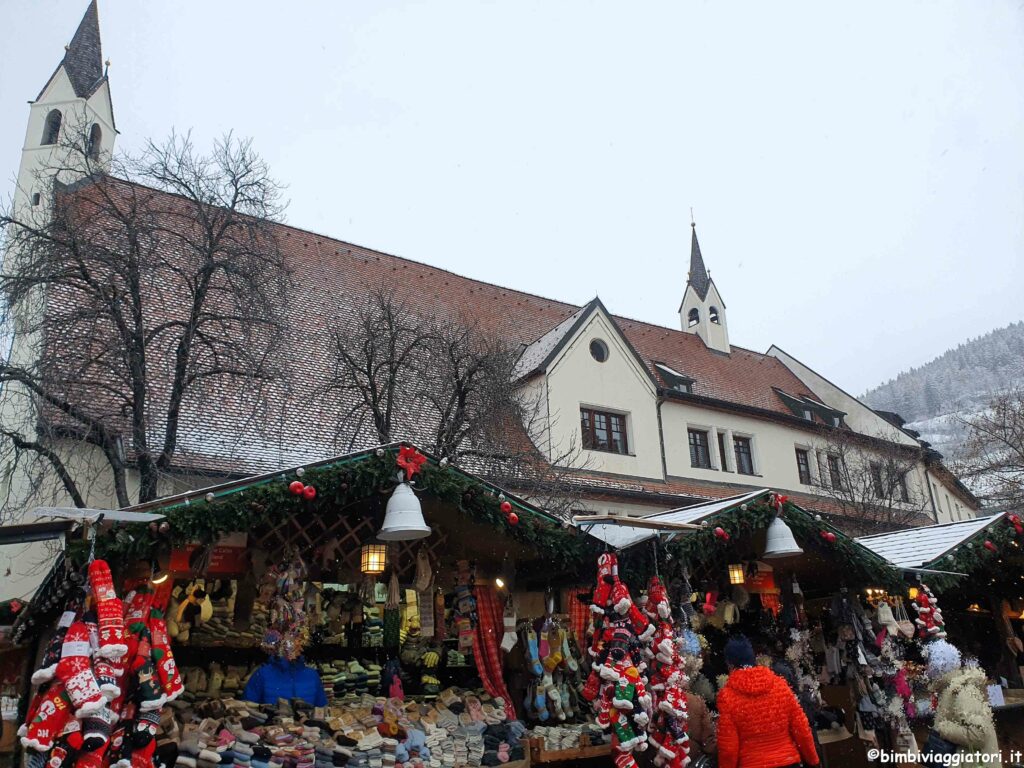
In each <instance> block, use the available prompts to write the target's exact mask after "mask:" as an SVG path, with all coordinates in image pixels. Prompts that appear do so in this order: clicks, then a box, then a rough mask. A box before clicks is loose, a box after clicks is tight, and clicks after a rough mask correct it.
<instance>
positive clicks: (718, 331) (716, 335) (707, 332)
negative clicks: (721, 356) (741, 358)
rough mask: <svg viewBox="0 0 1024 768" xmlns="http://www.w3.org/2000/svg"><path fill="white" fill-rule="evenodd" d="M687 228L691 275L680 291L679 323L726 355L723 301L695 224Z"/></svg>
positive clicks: (727, 345)
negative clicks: (705, 261) (706, 263)
mask: <svg viewBox="0 0 1024 768" xmlns="http://www.w3.org/2000/svg"><path fill="white" fill-rule="evenodd" d="M690 227H691V229H692V234H691V237H690V274H689V277H688V279H687V281H686V291H685V292H684V293H683V303H682V304H680V305H679V322H680V323H681V325H682V328H683V330H684V331H685V332H686V333H695V334H697V335H698V336H700V338H701V340H702V341H703V342H704V344H705V345H707V346H708V347H710V348H711V349H714V350H716V351H718V352H723V353H725V354H729V352H730V347H729V326H728V324H727V322H726V318H725V302H724V301H722V297H721V296H720V295H719V293H718V289H717V288H716V287H715V283H714V281H712V279H711V275H709V274H708V270H707V268H706V267H705V266H704V257H703V256H701V253H700V243H698V242H697V225H696V223H691V224H690Z"/></svg>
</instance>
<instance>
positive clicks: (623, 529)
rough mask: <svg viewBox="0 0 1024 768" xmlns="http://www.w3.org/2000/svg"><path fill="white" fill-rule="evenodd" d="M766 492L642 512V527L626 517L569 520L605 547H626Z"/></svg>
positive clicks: (695, 523)
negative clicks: (601, 520)
mask: <svg viewBox="0 0 1024 768" xmlns="http://www.w3.org/2000/svg"><path fill="white" fill-rule="evenodd" d="M768 493H771V491H770V490H768V489H767V488H763V489H761V490H759V491H752V492H751V493H745V494H742V495H739V496H730V497H729V498H727V499H718V500H717V501H707V502H703V503H701V504H694V505H691V506H688V507H679V508H678V509H670V510H668V511H667V512H658V513H657V514H654V515H645V516H644V517H642V518H639V519H640V520H643V522H644V526H643V527H638V526H633V525H630V524H629V520H630V518H628V517H623V518H622V520H621V522H620V521H615V522H591V521H589V520H587V518H588V517H590V516H589V515H580V516H577V517H576V518H574V519H573V523H574V524H575V525H576V526H577V527H579V528H580V529H582V530H584V531H586V532H587V533H589V534H590V535H591V536H593V537H595V538H597V539H600V540H601V541H603V542H604V543H605V544H607V545H608V546H609V547H614V548H615V549H626V548H627V547H632V546H635V545H637V544H641V543H643V542H645V541H650V540H651V539H655V538H657V537H658V536H661V535H663V534H674V533H679V532H680V530H679V528H678V527H674V524H679V523H684V524H690V525H700V523H701V522H703V521H704V520H706V519H708V518H711V517H713V516H714V515H715V514H716V513H718V512H721V511H723V510H726V509H730V508H732V507H735V506H737V505H738V504H745V503H747V502H749V501H753V500H754V499H759V498H761V497H762V496H764V495H766V494H768ZM657 523H667V525H665V526H663V527H661V528H660V529H659V527H658V526H657Z"/></svg>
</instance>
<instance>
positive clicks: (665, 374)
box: [654, 363, 693, 395]
mask: <svg viewBox="0 0 1024 768" xmlns="http://www.w3.org/2000/svg"><path fill="white" fill-rule="evenodd" d="M654 369H655V371H657V373H658V375H659V376H660V377H661V380H662V381H664V382H665V385H666V386H667V387H668V388H669V389H671V390H672V391H673V392H682V393H684V394H687V395H692V394H693V379H691V378H690V377H689V376H686V375H684V374H682V373H680V372H679V371H677V370H676V369H675V368H672V367H670V366H667V365H665V364H664V363H655V364H654Z"/></svg>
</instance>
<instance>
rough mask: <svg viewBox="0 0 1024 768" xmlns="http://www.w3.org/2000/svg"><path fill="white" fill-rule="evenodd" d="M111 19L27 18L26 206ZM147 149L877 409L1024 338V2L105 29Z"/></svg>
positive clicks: (119, 6) (66, 2)
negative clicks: (233, 138)
mask: <svg viewBox="0 0 1024 768" xmlns="http://www.w3.org/2000/svg"><path fill="white" fill-rule="evenodd" d="M85 6H86V2H85V0H35V2H31V3H29V2H22V1H20V0H18V1H15V0H0V115H2V122H0V179H2V180H3V182H4V195H5V196H6V194H9V192H10V189H11V186H12V184H11V182H10V180H11V179H12V178H13V176H14V173H15V171H16V169H17V164H18V161H19V152H20V148H21V146H22V143H23V140H24V129H25V121H26V119H27V116H28V107H27V106H26V101H27V100H29V99H32V98H34V97H35V95H36V94H37V93H38V91H39V89H40V87H41V86H42V85H43V84H44V82H45V81H46V79H47V77H48V76H49V75H50V73H51V71H52V70H53V67H54V66H56V64H57V62H58V61H59V59H60V57H61V56H62V54H63V47H64V45H65V44H66V43H67V42H68V41H69V40H70V38H71V36H72V34H73V33H74V30H75V27H76V25H77V24H78V21H79V18H80V17H81V15H82V13H83V11H84V10H85ZM100 26H101V31H102V34H103V43H104V55H105V56H107V57H109V58H110V59H111V60H112V62H113V66H112V68H111V72H110V76H111V81H112V91H113V96H114V110H115V114H116V119H117V124H118V128H119V130H120V131H121V135H120V138H119V143H120V146H121V147H122V148H128V149H130V148H133V147H136V146H138V145H139V143H140V142H141V141H142V140H143V139H145V138H147V137H156V138H160V137H163V136H166V135H167V133H168V132H169V131H170V130H171V129H172V128H173V129H178V130H186V129H192V130H193V131H194V133H195V135H196V136H197V138H198V139H199V141H200V142H201V143H204V144H206V143H208V142H209V141H210V140H211V139H212V137H214V136H216V135H218V134H221V133H223V132H225V131H228V130H234V131H235V132H236V133H238V134H241V135H244V136H251V137H252V138H253V139H254V140H255V144H256V146H257V148H258V150H259V151H260V152H261V153H262V154H263V155H264V156H265V157H266V158H267V160H268V161H269V163H270V165H271V167H272V169H273V171H274V173H275V175H276V176H277V177H278V178H279V179H280V180H281V181H282V182H284V183H285V184H287V186H288V197H289V199H290V201H291V204H290V208H289V211H288V221H289V222H290V223H291V224H294V225H296V226H300V227H304V228H308V229H311V230H314V231H317V232H321V233H324V234H327V235H331V236H335V237H338V238H342V239H346V240H349V241H351V242H355V243H358V244H360V245H365V246H370V247H373V248H377V249H380V250H383V251H386V252H390V253H395V254H399V255H402V256H405V257H408V258H412V259H416V260H419V261H424V262H427V263H429V264H433V265H436V266H439V267H444V268H446V269H450V270H453V271H455V272H458V273H461V274H464V275H468V276H471V277H475V278H479V279H482V280H487V281H491V282H494V283H499V284H501V285H506V286H510V287H513V288H518V289H521V290H525V291H530V292H532V293H537V294H540V295H543V296H549V297H552V298H558V299H563V300H567V301H571V302H575V303H583V302H585V301H587V300H588V299H590V298H592V297H593V296H594V295H595V294H597V295H600V297H601V298H602V300H603V301H604V302H605V304H606V305H607V306H608V308H609V309H610V310H611V311H612V312H614V313H616V314H620V315H625V316H628V317H633V318H638V319H642V320H647V321H650V322H654V323H658V324H662V325H668V326H673V327H678V322H679V321H678V317H677V315H676V310H677V308H678V305H679V301H680V298H681V296H682V291H683V287H684V284H685V280H686V271H687V265H688V260H689V248H690V246H689V235H690V232H689V221H690V213H689V210H690V206H693V208H694V210H695V214H696V220H697V231H698V235H699V237H700V241H701V247H702V250H703V253H704V257H705V260H706V262H707V265H708V267H709V268H710V270H711V273H712V277H713V278H714V280H715V283H716V284H717V285H718V287H719V290H720V291H721V293H722V295H723V297H724V299H725V302H726V304H727V306H728V311H729V331H730V336H731V340H732V342H733V343H734V344H739V345H742V346H746V347H750V348H753V349H756V350H760V351H764V350H766V349H767V348H768V347H769V346H770V345H771V344H772V343H775V344H778V345H779V346H781V347H782V348H783V349H785V350H787V351H788V352H790V353H791V354H794V355H795V356H797V357H798V358H800V359H802V360H803V361H804V362H806V363H808V364H809V365H811V366H812V367H814V368H816V369H817V370H818V371H819V372H821V373H823V374H825V375H826V376H828V377H830V378H832V379H833V380H834V381H835V382H836V383H838V384H840V385H841V386H843V387H845V388H846V389H848V390H850V391H852V392H854V393H858V394H859V393H860V392H862V391H863V390H864V389H865V388H867V387H869V386H872V385H874V384H877V383H879V382H881V381H883V380H885V379H887V378H889V377H891V376H893V375H895V374H896V373H898V372H899V371H900V370H902V369H903V368H906V367H908V366H911V365H919V364H921V363H924V362H926V361H928V360H929V359H931V358H932V357H934V356H936V355H938V354H940V353H942V352H943V351H944V350H946V349H947V348H948V347H950V346H954V345H956V344H957V343H959V342H961V341H963V340H965V339H967V338H969V337H973V336H977V335H979V334H981V333H984V332H986V331H988V330H991V329H993V328H996V327H999V326H1002V325H1005V324H1007V323H1009V322H1011V321H1015V320H1020V319H1021V318H1022V317H1024V310H1022V308H1021V307H1022V289H1024V141H1022V138H1024V2H1022V1H1021V0H1015V1H1014V2H1002V1H1001V0H984V1H983V2H975V1H974V0H962V1H961V2H955V3H951V2H944V3H943V2H934V1H933V0H932V1H929V2H920V3H915V2H906V1H904V2H898V3H893V2H888V1H886V2H864V3H857V4H854V5H850V4H845V5H840V4H837V3H821V2H818V1H817V0H815V2H807V3H796V2H771V3H766V2H761V1H760V0H759V1H758V2H748V3H740V2H731V3H717V2H707V3H703V2H692V1H690V0H685V1H681V0H672V1H671V2H662V3H656V2H647V3H628V4H624V3H621V2H611V1H609V2H592V1H591V2H568V1H566V0H559V2H550V0H548V1H541V2H527V1H526V0H507V1H506V2H443V1H441V0H435V2H420V3H417V2H380V1H379V0H374V1H372V2H370V1H367V2H344V3H341V2H326V1H324V2H310V1H309V0H302V2H290V3H282V2H280V1H279V0H276V1H275V2H262V1H260V0H246V1H245V2H242V1H241V0H237V1H235V2H227V1H221V2H216V3H198V2H191V3H183V2H171V0H154V1H152V2H146V3H138V2H128V1H127V0H100Z"/></svg>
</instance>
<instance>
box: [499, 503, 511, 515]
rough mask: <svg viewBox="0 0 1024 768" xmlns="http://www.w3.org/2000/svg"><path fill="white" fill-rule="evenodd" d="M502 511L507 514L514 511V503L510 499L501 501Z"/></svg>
mask: <svg viewBox="0 0 1024 768" xmlns="http://www.w3.org/2000/svg"><path fill="white" fill-rule="evenodd" d="M501 511H502V512H503V513H505V514H506V515H507V514H508V513H509V512H511V511H512V503H511V502H508V501H503V502H501Z"/></svg>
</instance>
